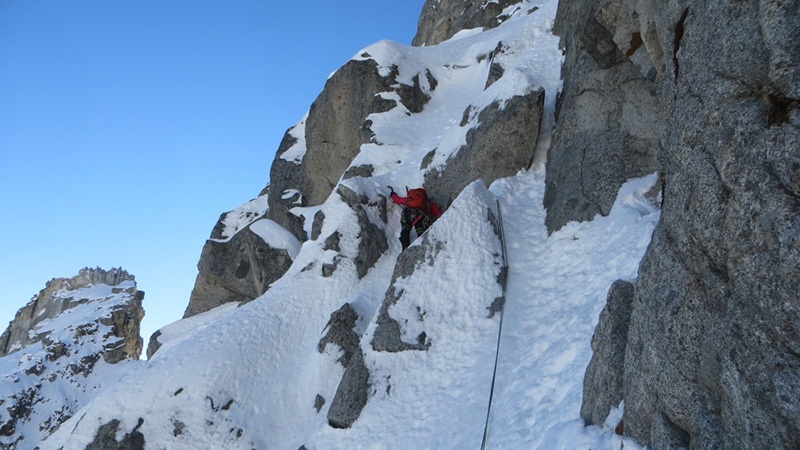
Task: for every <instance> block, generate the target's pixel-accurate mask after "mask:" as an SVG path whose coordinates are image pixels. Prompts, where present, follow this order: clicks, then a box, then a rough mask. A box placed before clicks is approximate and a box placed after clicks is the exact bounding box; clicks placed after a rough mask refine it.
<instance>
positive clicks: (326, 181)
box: [265, 55, 426, 241]
mask: <svg viewBox="0 0 800 450" xmlns="http://www.w3.org/2000/svg"><path fill="white" fill-rule="evenodd" d="M365 57H366V58H369V56H368V55H365ZM396 77H397V73H396V72H390V73H389V74H387V75H386V76H382V75H381V70H380V69H379V68H378V65H377V64H376V63H375V61H374V60H372V59H363V60H355V59H354V60H351V61H348V62H347V64H345V65H344V66H342V67H341V68H340V69H339V70H337V71H336V73H334V74H333V75H332V76H331V78H330V79H328V81H327V83H326V84H325V88H324V89H323V91H322V93H321V94H320V95H319V97H317V99H316V100H315V101H314V103H313V104H312V105H311V109H310V110H309V112H308V116H307V118H306V119H305V120H304V121H303V122H301V124H300V125H298V127H295V128H292V129H290V130H289V131H288V132H287V133H286V135H285V136H284V139H283V142H282V143H281V146H280V148H279V149H278V153H277V154H276V155H275V160H274V161H273V163H272V168H271V169H270V185H269V186H268V187H267V188H266V190H265V192H269V194H270V196H269V212H268V217H269V218H270V219H272V220H274V221H275V222H277V223H278V224H280V225H281V226H283V227H284V228H286V229H287V230H289V231H291V232H292V233H293V234H294V235H295V236H296V237H297V238H298V239H299V240H301V241H304V240H306V239H308V237H307V236H306V232H305V230H304V229H303V219H302V218H301V217H299V216H298V215H296V214H294V213H292V212H291V210H292V208H294V207H296V206H316V205H320V204H322V202H324V201H325V199H327V198H328V196H329V195H330V194H331V192H333V190H334V188H335V186H336V184H337V183H338V182H339V179H340V178H341V177H342V175H343V174H344V172H345V171H346V170H347V168H348V167H349V166H350V163H351V162H352V160H353V158H355V157H356V155H358V153H359V151H360V150H361V144H363V143H366V142H369V141H370V139H371V134H370V133H369V122H368V121H367V117H368V116H369V115H370V114H373V113H380V112H385V111H388V110H390V109H392V108H394V107H396V106H397V105H398V102H397V101H395V100H391V99H387V98H385V96H382V95H378V94H380V93H390V92H397V93H398V94H399V95H400V99H401V103H402V104H403V107H405V108H407V109H408V110H409V111H410V112H419V111H421V110H422V107H423V105H424V102H425V101H426V99H425V95H424V94H423V93H421V91H420V89H419V79H417V82H416V83H415V85H414V86H409V85H406V84H402V83H398V82H397V81H396Z"/></svg>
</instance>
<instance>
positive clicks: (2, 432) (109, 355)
mask: <svg viewBox="0 0 800 450" xmlns="http://www.w3.org/2000/svg"><path fill="white" fill-rule="evenodd" d="M89 288H91V289H89ZM101 293H102V295H100V294H101ZM143 299H144V292H142V291H139V290H138V289H137V287H136V283H135V279H134V277H133V276H132V275H130V274H128V273H127V272H126V271H124V270H122V269H112V270H109V271H105V270H102V269H99V268H98V269H88V268H87V269H83V270H81V271H80V273H79V274H78V275H77V276H75V277H72V278H58V279H54V280H51V281H49V282H48V283H47V285H46V287H45V289H43V290H42V291H40V292H39V294H38V295H36V296H35V297H34V298H33V299H32V300H31V302H29V303H28V304H27V305H26V306H25V307H24V308H22V309H20V311H19V312H18V313H17V316H16V318H15V320H14V321H12V322H11V324H10V325H9V328H8V329H7V330H6V332H5V333H4V334H3V336H2V342H3V351H4V352H5V353H7V354H6V355H4V358H3V361H4V363H3V367H4V369H5V370H6V371H7V372H5V373H2V374H0V378H2V379H4V380H7V381H8V383H7V385H5V387H4V389H3V392H2V394H0V405H2V406H3V409H4V414H3V415H2V417H0V448H33V446H34V445H36V443H38V442H39V441H41V440H42V439H44V438H46V437H47V436H48V435H49V434H50V433H52V432H53V431H55V430H56V429H58V427H59V426H60V425H61V424H62V423H63V422H64V421H66V420H68V419H69V418H70V417H71V416H72V415H73V414H75V413H76V412H77V411H78V410H79V409H80V408H81V407H83V406H84V405H85V404H86V403H87V402H88V401H90V400H92V399H93V398H94V396H96V395H97V393H98V392H99V391H101V390H102V388H103V387H104V384H105V383H107V382H111V381H113V380H114V377H115V376H121V375H120V374H122V373H124V371H125V370H129V369H130V366H129V365H119V366H117V367H114V366H111V365H113V364H116V363H118V362H120V361H123V360H126V361H130V360H132V359H139V356H140V354H141V351H142V338H141V337H139V325H140V322H141V320H142V318H143V317H144V310H143V309H142V300H143ZM80 307H83V309H82V310H81V311H82V312H81V313H79V314H73V313H74V312H75V311H74V310H73V309H74V308H80ZM93 315H94V316H93ZM54 327H58V328H54ZM34 331H35V334H34ZM34 344H35V345H34ZM103 360H104V361H105V362H106V363H108V364H111V365H106V366H104V371H103V376H102V377H101V378H97V375H95V373H94V369H95V367H96V365H97V363H98V362H100V361H103ZM56 380H58V386H57V387H53V384H52V383H53V382H55V381H56Z"/></svg>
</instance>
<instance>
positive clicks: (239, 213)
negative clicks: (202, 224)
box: [212, 195, 269, 242]
mask: <svg viewBox="0 0 800 450" xmlns="http://www.w3.org/2000/svg"><path fill="white" fill-rule="evenodd" d="M268 200H269V196H267V195H262V196H260V197H257V198H255V199H253V200H250V201H249V202H247V203H245V204H243V205H241V206H239V207H238V208H236V209H234V210H232V211H230V212H228V213H226V214H225V216H224V217H223V218H222V224H223V226H224V228H223V230H222V239H212V240H213V241H216V242H227V241H229V240H231V238H233V236H234V235H236V233H238V232H239V231H241V230H243V229H245V228H247V226H248V225H250V224H251V223H253V222H254V221H256V220H258V219H259V218H260V217H262V216H264V214H266V213H267V210H268V209H269V206H268Z"/></svg>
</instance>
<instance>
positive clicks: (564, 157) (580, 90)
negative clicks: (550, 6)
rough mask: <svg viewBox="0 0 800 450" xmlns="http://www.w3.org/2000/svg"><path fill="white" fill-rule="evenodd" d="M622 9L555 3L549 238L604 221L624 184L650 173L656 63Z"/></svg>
mask: <svg viewBox="0 0 800 450" xmlns="http://www.w3.org/2000/svg"><path fill="white" fill-rule="evenodd" d="M628 3H629V2H624V1H617V0H612V1H601V2H588V1H580V2H560V3H559V11H558V16H557V19H556V24H555V29H554V31H555V32H556V34H558V35H560V36H561V46H562V47H563V48H564V49H565V51H566V60H565V62H564V65H563V67H562V73H563V77H564V87H563V90H562V93H561V96H560V98H559V104H558V108H557V116H556V117H557V122H556V131H555V135H554V138H553V142H552V144H551V146H550V149H549V151H548V155H547V182H546V190H545V201H544V202H545V207H546V208H547V220H546V224H547V227H548V230H549V231H550V232H551V233H552V232H553V231H555V230H557V229H559V228H561V227H562V226H564V225H566V224H567V222H569V221H571V220H576V221H584V220H591V219H592V218H594V216H595V215H597V214H602V215H608V214H609V212H610V211H611V206H612V205H613V204H614V199H615V198H616V195H617V192H618V191H619V188H620V187H621V186H622V184H623V183H624V182H625V181H626V180H628V179H630V178H635V177H641V176H644V175H647V174H649V173H653V172H655V171H656V167H657V165H656V158H655V151H656V146H657V145H658V141H659V139H660V138H661V136H662V134H663V133H664V131H665V130H666V117H665V111H664V109H665V105H664V104H663V101H662V100H661V98H660V97H659V96H657V93H656V92H657V88H658V85H657V81H658V80H659V79H660V78H663V75H660V74H659V70H657V69H656V68H655V66H654V64H658V67H661V64H660V63H657V62H654V61H652V60H656V58H654V57H650V54H649V53H648V51H650V52H652V53H656V52H657V51H659V52H660V50H656V49H655V48H653V47H651V46H649V45H644V44H643V42H642V36H643V35H644V34H643V33H645V30H640V29H639V28H640V27H639V23H638V22H637V21H636V20H635V19H634V15H633V14H632V11H631V10H630V9H629V8H630V6H629V5H628ZM648 30H649V29H648ZM647 32H650V31H647ZM651 49H652V50H651Z"/></svg>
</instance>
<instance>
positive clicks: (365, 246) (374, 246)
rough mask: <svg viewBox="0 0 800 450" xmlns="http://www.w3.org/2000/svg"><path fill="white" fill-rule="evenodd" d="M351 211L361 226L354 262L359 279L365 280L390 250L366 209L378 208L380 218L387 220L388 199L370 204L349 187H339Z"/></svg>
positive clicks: (384, 235)
mask: <svg viewBox="0 0 800 450" xmlns="http://www.w3.org/2000/svg"><path fill="white" fill-rule="evenodd" d="M336 192H337V193H338V194H339V195H340V196H341V197H342V200H344V201H345V203H347V204H348V206H350V209H352V210H353V212H355V213H356V216H357V218H358V224H359V230H360V231H359V233H358V254H357V255H356V258H355V260H354V262H355V265H356V271H357V273H358V277H359V278H364V277H365V276H366V275H367V272H369V269H371V268H372V267H373V266H374V265H375V263H376V262H378V259H380V257H381V256H383V254H384V253H385V252H386V251H387V250H389V242H388V241H387V240H386V234H385V233H384V232H383V230H382V229H381V228H379V227H378V226H377V225H375V224H374V223H372V222H371V221H370V220H369V217H368V216H367V213H366V211H365V208H376V209H378V213H379V215H380V217H381V218H382V219H383V220H384V222H385V221H386V220H387V219H386V199H385V198H383V199H382V200H381V201H379V202H370V201H369V199H368V198H367V197H366V196H363V195H361V196H360V195H358V194H357V193H356V192H355V191H353V190H352V189H350V188H348V187H347V186H341V185H340V186H339V189H337V191H336Z"/></svg>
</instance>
